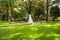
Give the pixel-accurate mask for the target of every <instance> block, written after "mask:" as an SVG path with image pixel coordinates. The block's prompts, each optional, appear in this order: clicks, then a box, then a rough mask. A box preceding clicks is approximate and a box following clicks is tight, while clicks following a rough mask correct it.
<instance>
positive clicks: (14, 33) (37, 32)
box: [0, 22, 60, 40]
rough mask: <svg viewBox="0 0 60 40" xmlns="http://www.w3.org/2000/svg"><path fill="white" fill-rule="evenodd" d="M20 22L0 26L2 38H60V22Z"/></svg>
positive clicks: (42, 39)
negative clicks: (32, 23)
mask: <svg viewBox="0 0 60 40" xmlns="http://www.w3.org/2000/svg"><path fill="white" fill-rule="evenodd" d="M12 24H13V23H12ZM19 24H20V25H17V23H15V25H13V26H10V25H9V26H10V27H11V28H8V27H4V28H0V40H60V25H59V24H60V23H42V22H41V23H36V24H34V25H31V24H30V25H29V24H25V23H19Z"/></svg>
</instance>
